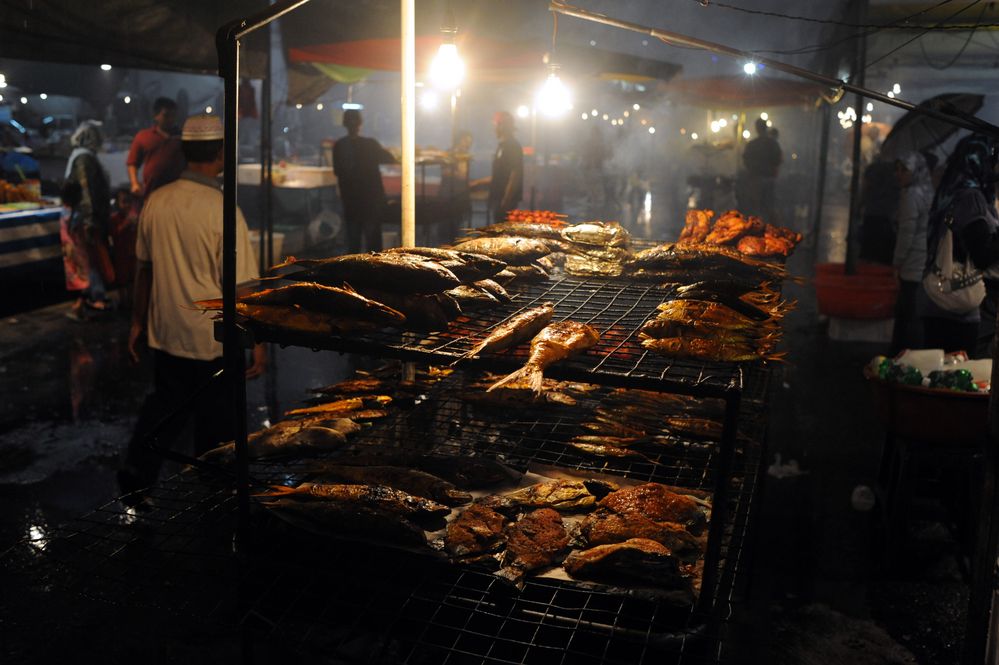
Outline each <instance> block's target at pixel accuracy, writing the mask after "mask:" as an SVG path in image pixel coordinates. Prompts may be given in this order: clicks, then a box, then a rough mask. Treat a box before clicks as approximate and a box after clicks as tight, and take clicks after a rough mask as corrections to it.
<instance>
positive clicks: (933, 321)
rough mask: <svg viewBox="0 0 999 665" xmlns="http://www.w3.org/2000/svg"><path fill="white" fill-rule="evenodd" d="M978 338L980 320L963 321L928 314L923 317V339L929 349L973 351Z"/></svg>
mask: <svg viewBox="0 0 999 665" xmlns="http://www.w3.org/2000/svg"><path fill="white" fill-rule="evenodd" d="M977 338H978V322H977V321H972V322H971V323H963V322H961V321H954V320H952V319H942V318H937V317H930V316H927V317H925V318H924V319H923V341H924V342H925V343H926V348H928V349H943V350H944V351H947V352H950V351H967V352H968V353H972V352H973V351H974V349H975V344H976V341H977Z"/></svg>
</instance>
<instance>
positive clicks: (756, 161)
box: [739, 118, 783, 223]
mask: <svg viewBox="0 0 999 665" xmlns="http://www.w3.org/2000/svg"><path fill="white" fill-rule="evenodd" d="M756 134H757V136H756V138H755V139H753V140H752V141H750V142H749V143H747V144H746V149H745V151H743V153H742V163H743V164H744V165H745V167H746V172H745V174H744V178H745V186H744V187H743V191H742V194H743V197H742V198H743V199H744V200H740V201H739V207H740V208H741V209H742V212H743V213H748V214H751V215H757V216H759V217H761V218H762V219H763V221H765V222H770V223H776V220H775V219H774V218H773V214H774V186H775V185H776V184H777V170H778V169H779V168H780V165H781V162H782V161H783V155H782V154H781V150H780V144H778V143H777V140H776V139H775V138H773V137H771V136H770V133H769V131H768V128H767V121H766V120H764V119H763V118H757V119H756Z"/></svg>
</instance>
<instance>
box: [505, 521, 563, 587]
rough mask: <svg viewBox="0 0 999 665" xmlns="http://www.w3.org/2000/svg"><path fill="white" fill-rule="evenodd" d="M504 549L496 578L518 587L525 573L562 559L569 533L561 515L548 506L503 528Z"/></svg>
mask: <svg viewBox="0 0 999 665" xmlns="http://www.w3.org/2000/svg"><path fill="white" fill-rule="evenodd" d="M504 536H505V538H506V550H505V551H504V553H503V559H502V564H503V567H502V568H501V569H500V570H499V571H498V572H497V575H499V576H500V577H502V578H504V579H506V580H509V581H511V582H513V583H514V584H516V585H517V586H521V585H522V584H523V579H524V575H525V573H527V572H530V571H533V570H538V569H540V568H546V567H548V566H552V565H554V564H556V563H559V562H560V561H562V559H563V558H564V557H565V555H566V554H567V553H568V552H569V545H570V540H569V534H568V532H566V529H565V524H563V522H562V517H561V516H560V515H559V514H558V513H557V512H556V511H554V510H552V509H551V508H539V509H538V510H535V511H532V512H530V513H527V514H526V515H523V516H522V517H521V518H520V519H519V520H517V521H516V522H515V523H513V524H511V525H509V526H508V527H507V528H506V529H505V530H504Z"/></svg>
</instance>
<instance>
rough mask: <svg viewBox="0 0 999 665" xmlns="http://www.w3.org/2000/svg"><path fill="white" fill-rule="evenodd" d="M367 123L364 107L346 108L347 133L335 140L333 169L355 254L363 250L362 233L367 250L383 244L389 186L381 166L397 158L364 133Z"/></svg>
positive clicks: (375, 249) (352, 252)
mask: <svg viewBox="0 0 999 665" xmlns="http://www.w3.org/2000/svg"><path fill="white" fill-rule="evenodd" d="M363 123H364V120H363V119H362V118H361V112H360V111H356V110H354V109H350V110H347V111H344V112H343V126H344V127H346V128H347V136H345V137H343V138H342V139H340V140H339V141H337V142H336V143H335V144H333V172H334V173H335V174H336V177H337V183H338V189H339V191H340V202H341V203H342V204H343V217H344V225H345V226H346V231H347V251H348V252H349V253H351V254H356V253H358V252H360V251H361V239H362V237H363V238H364V245H365V249H366V250H367V251H380V250H381V248H382V223H381V215H382V210H383V208H384V206H385V186H384V185H383V184H382V174H381V171H380V170H379V168H378V166H379V165H380V164H394V163H395V162H396V159H395V157H393V156H392V153H390V152H389V151H388V150H386V149H385V148H383V147H382V145H381V144H380V143H379V142H378V141H376V140H375V139H372V138H368V137H366V136H361V135H360V134H361V126H362V125H363Z"/></svg>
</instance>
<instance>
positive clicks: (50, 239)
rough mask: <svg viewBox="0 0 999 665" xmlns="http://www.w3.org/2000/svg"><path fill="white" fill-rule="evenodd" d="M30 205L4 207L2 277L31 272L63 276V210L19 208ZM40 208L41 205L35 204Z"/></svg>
mask: <svg viewBox="0 0 999 665" xmlns="http://www.w3.org/2000/svg"><path fill="white" fill-rule="evenodd" d="M24 205H27V204H14V205H4V206H0V275H4V276H9V275H12V274H13V271H14V270H16V271H17V272H18V274H23V272H24V271H26V270H30V271H32V272H35V271H45V272H46V273H48V272H50V271H51V272H52V273H53V275H55V274H56V273H58V274H59V275H61V274H62V266H61V264H60V263H59V259H60V257H61V256H62V248H61V246H60V242H59V216H60V214H61V213H62V208H61V207H60V206H57V205H52V204H42V206H39V207H35V208H28V209H18V208H19V207H21V206H24ZM34 205H35V206H38V204H34Z"/></svg>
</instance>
